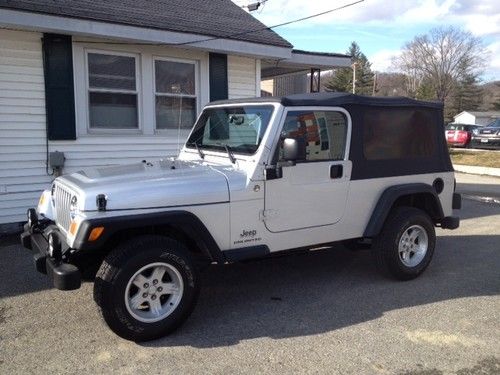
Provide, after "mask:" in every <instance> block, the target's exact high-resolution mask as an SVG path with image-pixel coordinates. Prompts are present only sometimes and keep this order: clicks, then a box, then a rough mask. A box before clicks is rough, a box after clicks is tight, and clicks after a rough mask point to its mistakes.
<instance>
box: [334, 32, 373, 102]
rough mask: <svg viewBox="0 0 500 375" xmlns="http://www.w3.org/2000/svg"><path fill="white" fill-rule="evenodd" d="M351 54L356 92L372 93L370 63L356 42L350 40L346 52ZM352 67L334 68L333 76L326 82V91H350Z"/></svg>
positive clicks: (362, 93)
mask: <svg viewBox="0 0 500 375" xmlns="http://www.w3.org/2000/svg"><path fill="white" fill-rule="evenodd" d="M346 53H347V54H348V55H350V56H351V62H352V64H353V65H354V64H355V65H354V66H355V69H356V94H361V95H372V93H373V84H374V82H373V77H374V74H373V72H372V70H371V63H370V62H369V61H368V58H367V57H366V56H365V54H364V53H363V52H361V49H360V48H359V46H358V44H357V43H356V42H352V43H351V46H350V47H349V49H348V50H347V52H346ZM352 78H353V71H352V68H340V69H336V70H335V72H334V75H333V77H332V78H331V79H330V81H328V82H327V84H326V85H325V88H326V90H327V91H344V92H352Z"/></svg>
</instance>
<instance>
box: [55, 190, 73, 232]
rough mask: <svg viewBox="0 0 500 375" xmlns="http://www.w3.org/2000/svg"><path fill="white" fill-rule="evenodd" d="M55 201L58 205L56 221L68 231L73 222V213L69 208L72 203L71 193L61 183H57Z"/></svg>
mask: <svg viewBox="0 0 500 375" xmlns="http://www.w3.org/2000/svg"><path fill="white" fill-rule="evenodd" d="M54 202H55V206H56V223H57V224H59V225H60V226H61V227H62V228H63V229H64V230H65V231H66V232H67V231H68V230H69V226H70V224H71V215H70V210H69V208H70V204H71V193H70V192H69V191H67V190H66V189H64V188H63V187H62V186H60V185H59V184H56V188H55V191H54Z"/></svg>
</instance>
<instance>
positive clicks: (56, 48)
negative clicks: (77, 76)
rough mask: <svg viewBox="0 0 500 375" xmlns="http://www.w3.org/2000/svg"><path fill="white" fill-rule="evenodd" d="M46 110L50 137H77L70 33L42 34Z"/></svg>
mask: <svg viewBox="0 0 500 375" xmlns="http://www.w3.org/2000/svg"><path fill="white" fill-rule="evenodd" d="M43 69H44V75H45V110H46V112H47V136H48V138H49V139H50V140H53V141H55V140H65V139H76V128H75V94H74V85H73V54H72V49H71V36H69V35H56V34H44V35H43Z"/></svg>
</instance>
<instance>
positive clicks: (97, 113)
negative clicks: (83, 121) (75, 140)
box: [87, 52, 139, 130]
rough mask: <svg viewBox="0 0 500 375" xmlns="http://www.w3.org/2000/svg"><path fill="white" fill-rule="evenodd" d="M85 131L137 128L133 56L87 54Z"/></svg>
mask: <svg viewBox="0 0 500 375" xmlns="http://www.w3.org/2000/svg"><path fill="white" fill-rule="evenodd" d="M87 65H88V95H89V96H88V103H89V128H90V129H91V130H98V129H101V130H106V129H129V130H130V129H132V130H134V129H138V128H139V120H138V105H137V97H138V90H137V57H136V56H133V55H132V56H131V55H122V54H109V53H98V52H89V53H88V54H87Z"/></svg>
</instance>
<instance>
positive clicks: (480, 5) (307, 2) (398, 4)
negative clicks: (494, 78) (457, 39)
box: [233, 0, 500, 35]
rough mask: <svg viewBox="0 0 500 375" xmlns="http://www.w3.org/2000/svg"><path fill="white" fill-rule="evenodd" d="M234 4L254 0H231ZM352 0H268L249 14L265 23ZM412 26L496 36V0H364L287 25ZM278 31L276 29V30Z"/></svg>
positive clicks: (499, 15) (499, 25)
mask: <svg viewBox="0 0 500 375" xmlns="http://www.w3.org/2000/svg"><path fill="white" fill-rule="evenodd" d="M233 1H234V2H235V3H237V4H238V5H240V6H241V5H242V4H248V3H253V2H256V1H257V0H248V1H242V0H233ZM352 2H354V0H342V1H338V2H337V1H336V2H329V1H328V2H327V1H319V0H268V1H267V2H266V3H264V4H263V6H262V7H261V8H260V10H259V11H256V12H252V15H253V16H254V17H256V18H258V19H259V20H260V21H262V22H263V23H264V24H266V25H268V26H273V25H276V24H279V23H283V22H286V21H290V20H294V19H298V18H301V17H306V16H309V15H312V14H316V13H320V12H324V11H327V10H330V9H332V8H336V7H341V6H343V5H347V4H349V3H352ZM360 22H362V23H363V24H364V25H373V26H383V25H384V24H387V23H388V22H390V23H391V25H393V26H397V25H400V26H402V27H404V26H415V25H419V24H435V25H436V26H437V25H442V24H446V25H454V26H461V27H464V28H465V29H466V30H469V31H471V32H472V33H473V34H475V35H500V1H498V0H481V1H474V0H444V1H443V0H399V1H387V0H365V1H364V2H362V3H359V4H356V5H353V6H350V7H348V8H344V9H341V10H338V11H335V12H332V13H329V14H325V15H323V16H319V17H316V18H312V19H309V20H306V21H302V22H299V23H295V24H292V25H290V26H289V27H295V28H300V27H305V26H312V25H318V24H335V25H351V26H355V25H356V24H359V23H360ZM278 30H279V29H278Z"/></svg>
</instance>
